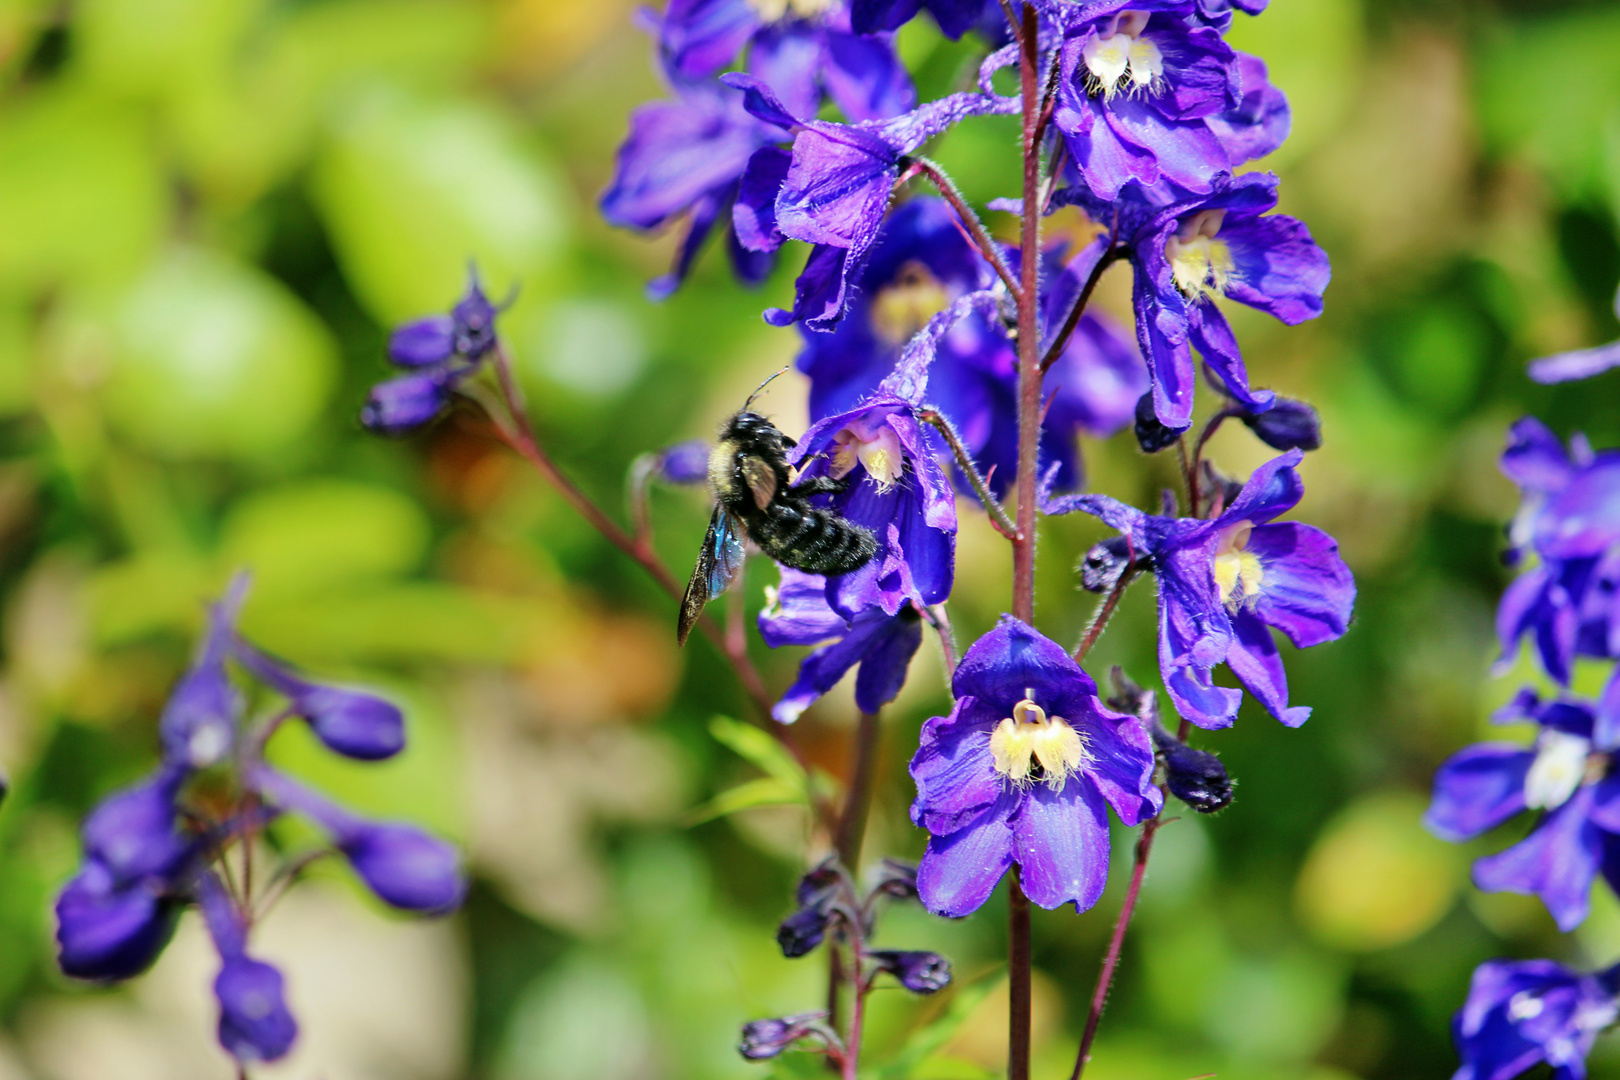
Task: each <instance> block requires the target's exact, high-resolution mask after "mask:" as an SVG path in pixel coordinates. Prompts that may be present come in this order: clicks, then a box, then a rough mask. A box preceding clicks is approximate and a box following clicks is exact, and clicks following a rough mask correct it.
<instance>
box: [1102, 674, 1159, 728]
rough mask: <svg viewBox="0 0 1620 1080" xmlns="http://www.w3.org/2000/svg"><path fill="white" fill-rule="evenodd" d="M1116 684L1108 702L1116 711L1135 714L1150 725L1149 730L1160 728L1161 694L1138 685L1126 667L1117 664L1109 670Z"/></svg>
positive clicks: (1110, 678) (1109, 675)
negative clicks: (1128, 673)
mask: <svg viewBox="0 0 1620 1080" xmlns="http://www.w3.org/2000/svg"><path fill="white" fill-rule="evenodd" d="M1108 678H1109V681H1110V682H1112V683H1113V684H1114V693H1113V696H1112V697H1110V698H1109V699H1108V701H1107V702H1106V704H1107V706H1108V707H1109V708H1110V709H1113V710H1114V711H1115V712H1120V713H1124V714H1126V715H1127V716H1134V717H1136V718H1137V719H1139V720H1141V721H1142V722H1143V723H1145V724H1147V725H1148V730H1150V731H1151V730H1154V729H1157V728H1159V695H1158V694H1155V693H1154V692H1153V691H1152V690H1145V689H1143V688H1142V687H1140V686H1138V685H1136V683H1135V682H1133V681H1132V680H1131V677H1130V676H1129V675H1127V674H1125V669H1124V668H1122V667H1120V666H1119V665H1118V664H1115V665H1114V666H1113V667H1112V668H1110V669H1109V672H1108Z"/></svg>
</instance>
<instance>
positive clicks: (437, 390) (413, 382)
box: [360, 370, 450, 435]
mask: <svg viewBox="0 0 1620 1080" xmlns="http://www.w3.org/2000/svg"><path fill="white" fill-rule="evenodd" d="M449 401H450V379H449V377H448V376H447V375H446V374H445V373H444V372H443V371H439V370H434V371H427V372H422V373H419V374H415V375H401V376H400V377H399V378H397V379H389V380H387V381H386V382H380V383H378V384H377V385H376V386H374V387H372V388H371V396H370V397H368V398H367V399H366V404H365V406H364V407H363V408H362V409H361V410H360V422H361V423H362V424H364V425H365V426H366V427H368V428H370V429H371V430H372V431H376V432H380V433H381V434H384V435H405V434H408V433H409V432H412V431H414V430H416V429H417V428H419V427H421V426H422V425H423V424H425V423H427V422H428V421H429V420H432V419H433V418H434V417H435V416H437V415H439V410H441V409H443V408H444V407H445V405H446V404H447V403H448V402H449Z"/></svg>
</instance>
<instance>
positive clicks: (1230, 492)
mask: <svg viewBox="0 0 1620 1080" xmlns="http://www.w3.org/2000/svg"><path fill="white" fill-rule="evenodd" d="M1203 473H1204V479H1203V482H1202V484H1201V485H1200V490H1201V491H1202V493H1203V497H1204V501H1205V502H1206V503H1207V504H1208V505H1210V506H1212V507H1213V506H1217V505H1218V506H1220V507H1221V508H1223V509H1224V508H1225V507H1228V506H1231V505H1232V503H1233V502H1234V501H1236V499H1237V497H1238V496H1239V495H1241V494H1243V481H1242V480H1236V479H1233V478H1232V477H1230V476H1227V475H1226V474H1225V473H1223V472H1221V470H1219V469H1217V468H1216V467H1215V466H1214V465H1212V464H1210V461H1209V459H1208V458H1205V459H1204V462H1203Z"/></svg>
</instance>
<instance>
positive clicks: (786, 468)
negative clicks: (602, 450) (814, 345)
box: [676, 376, 877, 645]
mask: <svg viewBox="0 0 1620 1080" xmlns="http://www.w3.org/2000/svg"><path fill="white" fill-rule="evenodd" d="M774 377H775V376H772V378H774ZM769 381H770V380H769V379H767V380H766V382H769ZM761 389H763V387H761ZM758 394H759V391H758V390H756V391H754V395H753V396H750V397H749V399H748V401H747V403H746V404H744V405H743V408H742V411H741V412H739V413H737V415H735V416H733V417H732V418H731V419H730V420H728V421H726V424H725V427H723V428H721V429H720V441H719V442H718V443H716V444H715V447H714V449H713V450H711V451H710V452H709V487H710V488H712V489H713V491H714V500H715V508H714V516H713V517H711V518H709V531H708V533H707V534H705V535H704V537H703V548H702V550H701V551H699V552H698V559H697V565H696V566H694V567H693V568H692V579H691V580H690V581H688V582H687V583H686V595H685V596H683V597H682V598H681V614H680V623H679V625H678V627H677V629H676V636H677V637H678V638H679V639H680V642H681V644H682V645H684V644H686V636H687V635H688V634H689V633H691V632H692V624H693V623H695V622H697V619H698V616H699V615H700V614H702V612H703V605H704V604H707V603H708V602H709V601H710V600H711V599H713V598H714V597H716V596H719V595H720V594H721V593H723V592H725V591H726V586H728V585H730V584H731V581H732V579H733V578H735V577H736V576H737V571H739V570H741V569H742V564H743V545H742V535H743V534H744V533H746V534H747V536H748V538H749V539H750V540H752V541H753V542H754V543H756V544H758V545H759V548H760V550H761V551H763V552H765V554H767V555H769V556H770V557H771V558H773V559H775V560H776V561H777V562H779V563H781V564H782V565H784V566H791V567H793V568H794V569H795V570H803V571H804V572H805V573H808V574H847V573H849V572H850V571H851V570H858V569H860V568H861V567H862V566H865V565H866V564H867V563H868V562H870V561H871V560H872V557H873V556H874V555H876V554H877V540H876V539H874V538H873V536H872V532H871V530H870V529H866V528H863V527H862V526H860V525H856V524H855V523H853V522H851V521H846V520H845V519H844V518H842V517H840V516H839V515H838V514H836V513H834V512H833V511H831V510H827V509H824V508H822V507H819V506H813V505H811V503H810V499H811V497H813V496H816V495H836V494H838V493H839V492H842V491H843V490H844V489H845V488H846V486H847V484H848V482H847V481H844V480H833V479H831V478H829V477H824V476H823V477H814V478H811V479H808V480H805V481H803V482H801V483H799V484H798V485H797V486H794V473H793V468H792V466H790V465H789V464H788V460H787V451H788V450H790V449H791V448H792V447H793V446H795V445H796V444H795V443H794V441H793V440H792V439H790V438H788V437H787V436H786V435H784V434H782V433H781V432H780V431H778V430H777V429H776V425H774V424H772V423H771V422H770V421H769V420H767V419H765V417H763V416H761V415H759V414H758V413H755V412H750V411H749V406H750V405H752V404H753V403H754V397H755V396H758Z"/></svg>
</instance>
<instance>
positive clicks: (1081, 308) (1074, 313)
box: [1041, 244, 1127, 375]
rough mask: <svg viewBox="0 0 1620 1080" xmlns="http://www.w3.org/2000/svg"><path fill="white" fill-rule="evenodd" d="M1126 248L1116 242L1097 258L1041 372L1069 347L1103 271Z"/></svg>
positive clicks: (1055, 338)
mask: <svg viewBox="0 0 1620 1080" xmlns="http://www.w3.org/2000/svg"><path fill="white" fill-rule="evenodd" d="M1126 250H1127V249H1126V248H1125V246H1124V245H1122V244H1115V245H1114V246H1113V247H1110V248H1109V249H1108V250H1107V251H1105V252H1103V254H1102V256H1101V257H1099V258H1098V259H1097V265H1096V266H1093V267H1092V268H1091V274H1090V276H1088V277H1087V278H1086V284H1085V286H1084V287H1083V288H1081V290H1080V295H1079V296H1077V297H1075V301H1074V306H1073V307H1071V308H1069V315H1068V318H1066V319H1064V320H1063V327H1062V329H1060V330H1059V331H1058V332H1057V336H1056V337H1054V338H1053V339H1052V342H1051V344H1050V345H1048V346H1047V347H1046V355H1045V356H1044V357H1042V358H1041V374H1043V375H1044V374H1045V373H1046V370H1047V369H1048V368H1050V367H1051V366H1052V365H1053V364H1055V363H1057V359H1058V357H1060V356H1062V355H1063V350H1064V349H1067V348H1068V347H1069V339H1070V338H1071V337H1073V336H1074V331H1075V329H1076V328H1077V327H1079V325H1080V317H1081V316H1082V315H1084V314H1085V313H1086V307H1087V305H1089V304H1090V303H1091V294H1092V293H1093V292H1095V291H1096V289H1097V282H1099V281H1101V280H1102V276H1103V271H1105V270H1107V269H1108V268H1109V267H1110V266H1113V265H1114V263H1116V262H1118V261H1119V260H1120V259H1121V258H1123V257H1124V256H1125V252H1126Z"/></svg>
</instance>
